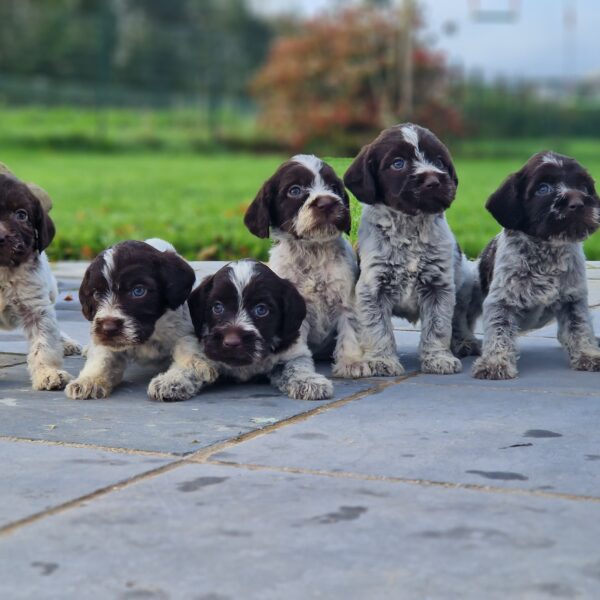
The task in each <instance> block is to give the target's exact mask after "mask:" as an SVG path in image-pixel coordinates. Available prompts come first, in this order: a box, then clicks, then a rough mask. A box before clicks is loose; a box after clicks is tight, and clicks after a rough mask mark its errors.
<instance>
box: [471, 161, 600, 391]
mask: <svg viewBox="0 0 600 600" xmlns="http://www.w3.org/2000/svg"><path fill="white" fill-rule="evenodd" d="M486 208H487V209H488V210H489V211H490V212H491V213H492V215H493V216H494V218H495V219H496V220H497V221H498V222H499V223H500V225H502V226H503V227H504V230H503V231H502V232H501V233H500V234H499V235H498V236H496V237H495V238H494V239H493V240H492V241H491V242H490V243H489V244H488V246H487V247H486V248H485V250H484V251H483V253H482V255H481V257H480V264H479V270H480V278H481V288H482V291H483V293H484V294H485V295H486V298H485V301H484V303H483V323H484V341H483V353H482V356H481V357H480V358H479V359H477V361H476V362H475V364H474V365H473V376H474V377H477V378H479V379H511V378H513V377H516V376H517V347H516V336H517V334H518V332H520V331H527V330H531V329H537V328H539V327H543V326H544V325H546V324H547V323H548V322H549V321H551V320H552V319H554V318H556V319H557V321H558V340H559V342H560V343H561V344H562V346H563V347H564V348H565V350H566V351H567V353H568V355H569V359H570V362H571V367H572V368H573V369H577V370H580V371H599V370H600V350H599V349H598V344H597V342H596V339H595V337H594V331H593V328H592V322H591V318H590V312H589V309H588V291H587V281H586V274H585V256H584V254H583V246H582V242H583V240H585V239H586V238H587V237H588V236H589V235H590V234H591V233H593V232H594V231H596V229H597V228H598V225H599V219H600V199H599V198H598V196H597V194H596V190H595V187H594V181H593V180H592V178H591V177H590V175H589V174H588V173H587V171H586V170H585V169H584V168H583V167H582V166H581V165H580V164H579V163H578V162H577V161H575V160H574V159H572V158H569V157H566V156H561V155H559V154H555V153H553V152H542V153H539V154H536V155H534V156H533V157H532V158H531V159H529V161H528V162H527V163H526V164H525V166H524V167H523V168H522V169H521V170H520V171H518V172H517V173H514V174H512V175H510V176H509V177H508V178H507V179H506V181H504V183H503V184H502V185H501V186H500V187H499V188H498V190H496V192H494V193H493V194H492V196H490V198H489V200H488V201H487V204H486Z"/></svg>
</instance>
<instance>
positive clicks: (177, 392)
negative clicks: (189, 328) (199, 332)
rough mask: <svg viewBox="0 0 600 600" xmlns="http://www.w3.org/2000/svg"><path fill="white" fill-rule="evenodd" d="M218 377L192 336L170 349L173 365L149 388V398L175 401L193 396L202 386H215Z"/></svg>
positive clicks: (187, 336) (151, 383) (181, 340)
mask: <svg viewBox="0 0 600 600" xmlns="http://www.w3.org/2000/svg"><path fill="white" fill-rule="evenodd" d="M218 376H219V374H218V372H217V370H216V369H215V367H214V366H212V364H211V363H210V362H209V361H208V360H207V359H206V357H205V356H204V354H203V353H202V349H201V348H200V343H199V342H198V340H197V339H196V337H195V336H193V335H186V336H184V337H182V338H180V339H179V340H178V341H177V343H176V344H175V348H174V350H173V363H172V364H171V366H170V367H169V369H168V370H167V371H165V372H164V373H161V374H160V375H157V376H156V377H154V379H152V381H151V382H150V385H149V386H148V396H149V397H150V398H151V399H152V400H156V401H159V402H177V401H180V400H187V399H188V398H191V397H192V396H195V395H196V394H197V393H198V392H199V391H200V389H201V388H202V386H204V385H206V384H209V383H214V382H215V381H216V380H217V378H218Z"/></svg>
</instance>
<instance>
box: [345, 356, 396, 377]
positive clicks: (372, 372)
mask: <svg viewBox="0 0 600 600" xmlns="http://www.w3.org/2000/svg"><path fill="white" fill-rule="evenodd" d="M353 369H354V370H355V371H356V372H359V373H360V374H361V375H360V376H361V377H399V376H400V375H403V374H404V367H403V366H402V364H401V363H400V361H399V360H398V358H397V357H396V356H392V357H390V358H373V359H368V360H363V361H361V362H358V363H354V366H353Z"/></svg>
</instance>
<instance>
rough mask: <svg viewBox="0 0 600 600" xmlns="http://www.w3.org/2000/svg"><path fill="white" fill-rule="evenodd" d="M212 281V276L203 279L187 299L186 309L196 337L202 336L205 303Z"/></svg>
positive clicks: (213, 277)
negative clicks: (188, 311)
mask: <svg viewBox="0 0 600 600" xmlns="http://www.w3.org/2000/svg"><path fill="white" fill-rule="evenodd" d="M214 279H215V276H214V275H210V276H209V277H206V278H205V279H203V280H202V283H201V284H200V285H199V286H198V287H197V288H196V289H195V290H194V291H193V292H192V293H191V294H190V295H189V297H188V301H187V303H188V308H189V310H190V316H191V317H192V323H193V325H194V331H195V332H196V335H197V336H198V337H201V336H202V328H203V326H204V317H205V315H206V302H207V300H208V295H209V294H210V292H211V290H212V287H213V282H214Z"/></svg>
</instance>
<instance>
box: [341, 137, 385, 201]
mask: <svg viewBox="0 0 600 600" xmlns="http://www.w3.org/2000/svg"><path fill="white" fill-rule="evenodd" d="M374 169H375V165H374V164H373V152H372V148H371V146H370V145H368V146H364V147H363V149H362V150H361V151H360V152H359V154H358V156H357V157H356V158H355V159H354V161H353V162H352V164H351V165H350V166H349V167H348V170H347V171H346V174H345V175H344V184H345V185H346V187H347V188H348V189H349V190H350V191H351V192H352V193H353V194H354V195H355V196H356V198H357V199H358V201H359V202H362V203H363V204H375V203H376V202H377V182H376V181H375V174H374Z"/></svg>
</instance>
